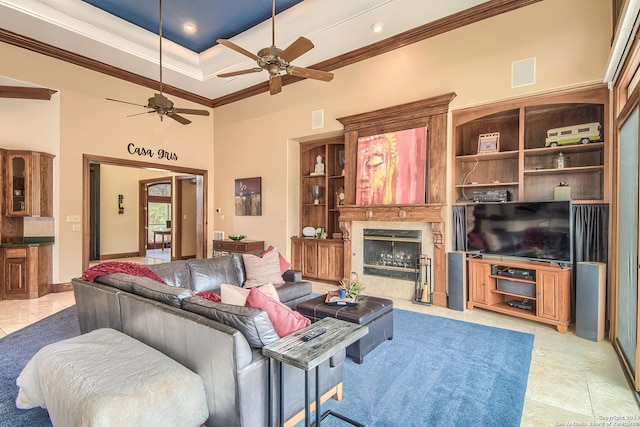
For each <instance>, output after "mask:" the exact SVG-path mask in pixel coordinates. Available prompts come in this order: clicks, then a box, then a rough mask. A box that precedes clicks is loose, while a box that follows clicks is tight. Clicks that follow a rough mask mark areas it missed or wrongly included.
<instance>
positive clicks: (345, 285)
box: [339, 271, 364, 299]
mask: <svg viewBox="0 0 640 427" xmlns="http://www.w3.org/2000/svg"><path fill="white" fill-rule="evenodd" d="M339 289H344V290H345V292H346V297H347V298H354V299H355V297H356V296H358V294H359V293H360V292H362V291H364V285H363V284H362V282H361V281H360V279H359V278H358V274H357V273H356V272H353V271H352V272H351V274H350V275H349V277H348V278H344V279H342V280H341V281H340V287H339Z"/></svg>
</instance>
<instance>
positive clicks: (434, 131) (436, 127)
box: [337, 92, 456, 307]
mask: <svg viewBox="0 0 640 427" xmlns="http://www.w3.org/2000/svg"><path fill="white" fill-rule="evenodd" d="M455 96H456V94H455V93H453V92H451V93H445V94H442V95H439V96H434V97H432V98H428V99H423V100H420V101H415V102H410V103H407V104H402V105H396V106H393V107H388V108H383V109H380V110H375V111H369V112H365V113H361V114H355V115H352V116H348V117H341V118H338V119H337V120H338V121H339V122H340V123H342V125H343V126H344V130H345V135H344V137H345V141H344V145H345V153H346V156H345V157H346V164H345V177H344V188H345V203H346V204H345V205H344V206H340V207H339V211H340V217H339V219H338V221H339V225H340V229H341V230H342V235H343V240H344V271H345V272H349V271H351V257H352V253H351V226H352V222H353V221H399V222H408V221H415V222H426V223H430V224H431V230H432V233H433V241H434V245H435V248H434V252H433V253H434V256H433V258H434V259H433V293H432V301H433V304H434V305H436V306H439V307H447V285H446V266H445V263H446V260H445V248H444V233H445V231H444V230H445V227H444V215H445V212H444V210H445V203H446V194H445V191H446V176H447V114H448V112H449V104H450V103H451V101H452V100H453V99H454V98H455ZM423 126H424V127H426V128H427V135H428V136H427V140H428V142H427V144H428V153H429V154H428V162H427V177H428V178H427V181H426V183H425V184H426V187H427V191H426V198H425V202H426V203H425V204H415V205H384V206H357V205H355V203H356V168H357V157H358V138H360V137H367V136H371V135H376V134H381V133H387V132H397V131H400V130H403V129H412V128H418V127H423Z"/></svg>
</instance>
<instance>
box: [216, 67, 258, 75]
mask: <svg viewBox="0 0 640 427" xmlns="http://www.w3.org/2000/svg"><path fill="white" fill-rule="evenodd" d="M260 71H262V68H258V67H256V68H250V69H248V70H240V71H231V72H229V73H222V74H218V77H233V76H240V75H242V74H249V73H259V72H260Z"/></svg>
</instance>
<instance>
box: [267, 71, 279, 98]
mask: <svg viewBox="0 0 640 427" xmlns="http://www.w3.org/2000/svg"><path fill="white" fill-rule="evenodd" d="M281 91H282V76H279V75H278V76H273V77H271V78H269V93H270V94H271V95H276V94H278V93H280V92H281Z"/></svg>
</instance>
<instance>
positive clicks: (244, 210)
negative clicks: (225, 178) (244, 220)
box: [235, 177, 262, 216]
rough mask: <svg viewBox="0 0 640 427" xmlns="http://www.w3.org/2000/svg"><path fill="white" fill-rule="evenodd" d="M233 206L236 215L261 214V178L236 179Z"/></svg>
mask: <svg viewBox="0 0 640 427" xmlns="http://www.w3.org/2000/svg"><path fill="white" fill-rule="evenodd" d="M235 208H236V209H235V210H236V215H238V216H260V215H262V178H260V177H256V178H242V179H236V184H235Z"/></svg>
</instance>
